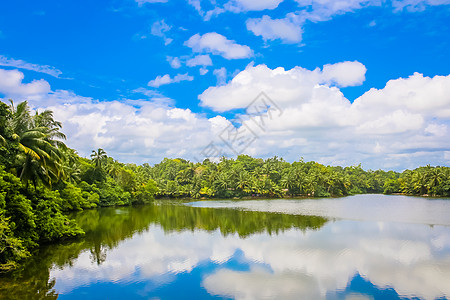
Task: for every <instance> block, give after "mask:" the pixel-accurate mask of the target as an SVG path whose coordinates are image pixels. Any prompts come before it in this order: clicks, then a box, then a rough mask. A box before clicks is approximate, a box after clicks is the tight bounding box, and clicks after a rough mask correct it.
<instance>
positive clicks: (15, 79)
mask: <svg viewBox="0 0 450 300" xmlns="http://www.w3.org/2000/svg"><path fill="white" fill-rule="evenodd" d="M23 79H24V75H23V73H22V72H20V71H18V70H3V69H0V93H2V94H6V95H12V96H14V95H33V94H42V93H48V92H50V85H49V84H48V82H47V81H45V80H42V79H41V80H33V81H32V82H30V83H23V82H22V81H23Z"/></svg>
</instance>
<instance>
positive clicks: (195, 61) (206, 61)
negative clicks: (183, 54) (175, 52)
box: [186, 54, 212, 67]
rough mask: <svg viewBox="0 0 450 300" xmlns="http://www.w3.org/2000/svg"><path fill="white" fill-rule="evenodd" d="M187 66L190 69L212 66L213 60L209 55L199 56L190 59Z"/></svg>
mask: <svg viewBox="0 0 450 300" xmlns="http://www.w3.org/2000/svg"><path fill="white" fill-rule="evenodd" d="M186 65H187V66H188V67H195V66H203V67H205V66H212V60H211V57H210V56H209V55H207V54H206V55H197V56H195V57H193V58H191V59H189V60H188V61H187V62H186Z"/></svg>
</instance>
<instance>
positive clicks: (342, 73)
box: [322, 61, 367, 87]
mask: <svg viewBox="0 0 450 300" xmlns="http://www.w3.org/2000/svg"><path fill="white" fill-rule="evenodd" d="M366 71H367V69H366V67H365V66H364V65H363V64H362V63H360V62H357V61H354V62H348V61H346V62H341V63H336V64H332V65H325V66H323V71H322V76H323V78H324V80H325V81H326V82H329V83H332V84H336V85H338V86H340V87H347V86H355V85H361V84H362V83H363V82H364V80H366V77H365V75H366Z"/></svg>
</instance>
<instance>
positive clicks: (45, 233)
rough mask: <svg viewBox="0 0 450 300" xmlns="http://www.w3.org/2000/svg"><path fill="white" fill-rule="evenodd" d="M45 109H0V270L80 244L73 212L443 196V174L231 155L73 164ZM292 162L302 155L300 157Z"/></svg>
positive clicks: (78, 160) (59, 128)
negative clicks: (71, 242)
mask: <svg viewBox="0 0 450 300" xmlns="http://www.w3.org/2000/svg"><path fill="white" fill-rule="evenodd" d="M65 139H66V137H65V135H64V133H63V124H61V122H58V121H57V120H55V119H54V118H53V113H52V111H50V110H44V111H33V110H31V109H30V107H29V106H28V104H27V102H26V101H25V102H21V103H18V104H16V103H14V102H13V101H12V100H11V101H10V104H9V105H7V104H5V103H3V102H0V143H1V145H0V271H1V272H8V271H11V270H13V269H16V268H18V267H19V266H20V264H21V262H23V261H24V260H26V259H27V258H28V257H29V256H30V255H32V254H33V251H35V250H36V249H37V248H39V246H40V245H43V244H48V243H51V242H54V241H57V240H64V239H70V238H73V237H76V236H82V235H83V234H84V232H83V230H82V229H81V228H80V227H79V226H78V224H77V223H76V222H75V221H74V220H72V219H71V218H69V217H68V213H70V212H72V211H80V210H88V209H97V208H99V207H106V206H129V205H141V204H146V203H150V202H152V201H166V200H169V199H175V198H187V199H222V198H235V199H241V198H244V199H245V198H258V197H264V198H292V197H338V196H346V195H352V194H362V193H364V194H367V193H384V194H396V193H401V194H407V195H416V196H433V197H437V196H447V197H448V196H450V168H448V167H440V166H429V165H428V166H423V167H420V168H417V169H414V170H405V171H403V172H402V173H398V172H394V171H384V170H375V171H374V170H364V169H363V167H362V166H361V165H356V166H345V167H341V166H325V165H323V164H320V163H317V162H314V161H309V162H305V161H304V160H303V159H302V158H300V159H299V160H298V161H294V162H292V163H290V162H287V161H285V160H283V158H279V157H276V156H275V157H272V158H267V159H261V158H253V157H250V156H248V155H239V156H237V157H236V158H226V157H222V158H221V159H220V161H211V160H209V159H205V160H204V161H203V162H191V161H187V160H185V159H183V158H165V159H163V160H162V161H161V162H160V163H158V164H155V165H153V166H151V165H149V164H143V165H135V164H124V163H121V162H119V161H117V160H115V159H114V158H112V157H109V156H108V155H107V153H106V152H105V151H104V150H103V149H101V148H100V149H95V150H93V151H92V154H91V155H90V157H81V156H79V155H78V154H77V152H76V150H75V149H71V148H69V147H67V146H66V144H65ZM299 157H301V153H299Z"/></svg>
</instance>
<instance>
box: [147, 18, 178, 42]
mask: <svg viewBox="0 0 450 300" xmlns="http://www.w3.org/2000/svg"><path fill="white" fill-rule="evenodd" d="M171 28H172V27H171V26H169V25H167V24H166V22H165V21H164V20H160V21H156V22H155V23H153V24H152V27H151V29H150V33H151V34H152V35H154V36H159V37H161V38H163V40H164V45H166V46H167V45H169V44H170V43H172V41H173V39H171V38H168V37H167V36H166V32H168V31H169V30H170V29H171Z"/></svg>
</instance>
